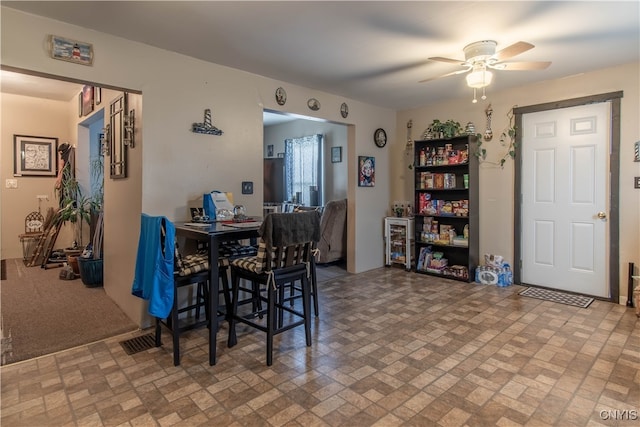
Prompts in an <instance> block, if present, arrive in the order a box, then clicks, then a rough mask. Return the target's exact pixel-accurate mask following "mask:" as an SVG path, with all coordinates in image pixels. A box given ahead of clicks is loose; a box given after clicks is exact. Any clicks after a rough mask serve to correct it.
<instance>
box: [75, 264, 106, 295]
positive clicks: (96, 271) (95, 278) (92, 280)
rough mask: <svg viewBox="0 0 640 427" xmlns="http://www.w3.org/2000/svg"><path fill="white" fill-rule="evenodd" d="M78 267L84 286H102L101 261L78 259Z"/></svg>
mask: <svg viewBox="0 0 640 427" xmlns="http://www.w3.org/2000/svg"><path fill="white" fill-rule="evenodd" d="M78 267H79V270H80V278H81V279H82V283H84V284H85V286H87V287H90V288H93V287H96V286H102V259H92V258H78Z"/></svg>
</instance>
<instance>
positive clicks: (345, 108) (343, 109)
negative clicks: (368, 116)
mask: <svg viewBox="0 0 640 427" xmlns="http://www.w3.org/2000/svg"><path fill="white" fill-rule="evenodd" d="M340 115H341V116H342V118H343V119H346V118H347V116H348V115H349V106H348V105H347V103H346V102H343V103H342V105H341V106H340Z"/></svg>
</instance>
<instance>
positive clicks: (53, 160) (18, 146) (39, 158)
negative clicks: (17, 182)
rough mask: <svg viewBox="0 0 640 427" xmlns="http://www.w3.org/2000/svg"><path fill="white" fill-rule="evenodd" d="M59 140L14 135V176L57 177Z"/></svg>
mask: <svg viewBox="0 0 640 427" xmlns="http://www.w3.org/2000/svg"><path fill="white" fill-rule="evenodd" d="M57 150H58V138H48V137H44V136H28V135H13V153H14V155H13V176H56V174H57V173H58V155H57Z"/></svg>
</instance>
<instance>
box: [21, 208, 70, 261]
mask: <svg viewBox="0 0 640 427" xmlns="http://www.w3.org/2000/svg"><path fill="white" fill-rule="evenodd" d="M47 219H48V220H49V218H47ZM58 219H59V218H58V214H55V215H54V216H53V217H51V219H50V220H49V221H46V222H47V227H46V229H45V232H44V234H43V235H42V236H41V237H40V240H39V241H38V244H37V245H36V248H35V250H34V251H33V255H32V256H31V259H30V260H29V262H28V263H27V267H34V266H36V265H37V264H38V260H39V259H40V258H41V257H42V262H41V263H40V266H41V267H42V268H46V265H47V260H48V259H49V257H50V256H51V252H52V251H53V246H54V245H55V244H56V239H57V238H58V233H59V232H60V228H62V221H59V220H58Z"/></svg>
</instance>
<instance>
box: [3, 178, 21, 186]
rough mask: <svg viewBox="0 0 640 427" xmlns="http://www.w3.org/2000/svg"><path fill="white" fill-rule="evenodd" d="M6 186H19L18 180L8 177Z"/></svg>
mask: <svg viewBox="0 0 640 427" xmlns="http://www.w3.org/2000/svg"><path fill="white" fill-rule="evenodd" d="M4 186H5V188H18V180H17V179H12V178H11V179H7V180H6V181H5V183H4Z"/></svg>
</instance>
